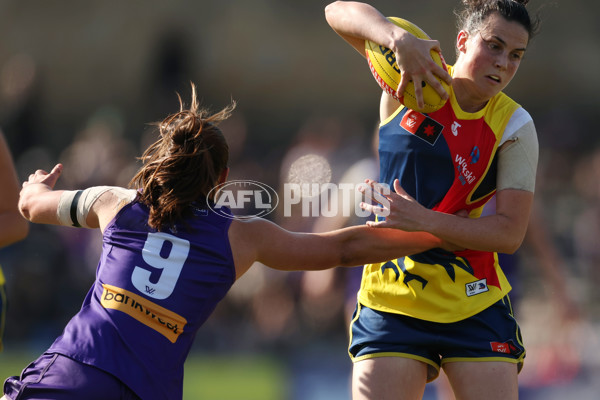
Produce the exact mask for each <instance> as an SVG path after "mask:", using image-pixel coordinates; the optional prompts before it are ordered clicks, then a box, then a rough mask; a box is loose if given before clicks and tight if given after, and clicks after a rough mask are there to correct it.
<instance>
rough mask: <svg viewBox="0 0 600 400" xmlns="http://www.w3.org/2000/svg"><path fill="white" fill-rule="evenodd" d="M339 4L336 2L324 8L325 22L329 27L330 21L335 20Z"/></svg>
mask: <svg viewBox="0 0 600 400" xmlns="http://www.w3.org/2000/svg"><path fill="white" fill-rule="evenodd" d="M340 3H341V1H339V0H338V1H334V2H333V3H330V4H327V5H326V6H325V20H326V21H327V23H328V24H329V25H331V24H332V21H333V20H334V19H335V16H336V14H337V13H338V12H339V8H340V6H341V4H340Z"/></svg>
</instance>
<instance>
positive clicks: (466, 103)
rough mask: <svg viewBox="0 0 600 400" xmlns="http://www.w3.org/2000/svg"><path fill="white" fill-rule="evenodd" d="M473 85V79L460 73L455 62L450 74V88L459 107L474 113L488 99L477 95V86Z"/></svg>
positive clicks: (483, 105) (458, 66)
mask: <svg viewBox="0 0 600 400" xmlns="http://www.w3.org/2000/svg"><path fill="white" fill-rule="evenodd" d="M473 85H474V84H473V81H472V80H471V79H469V78H468V77H466V76H465V75H464V74H462V71H461V69H460V65H459V63H458V62H457V64H456V65H455V66H454V70H453V74H452V90H453V91H454V95H455V96H456V101H457V103H458V105H459V106H460V108H461V109H462V110H463V111H466V112H469V113H475V112H477V111H479V110H481V109H483V108H484V107H485V105H486V104H487V102H488V101H489V100H490V99H489V98H483V97H481V96H478V94H477V88H474V87H473Z"/></svg>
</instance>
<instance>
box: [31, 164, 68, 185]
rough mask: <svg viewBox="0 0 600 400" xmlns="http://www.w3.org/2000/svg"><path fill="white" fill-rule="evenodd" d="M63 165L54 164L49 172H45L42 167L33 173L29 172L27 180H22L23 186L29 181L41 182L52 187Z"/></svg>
mask: <svg viewBox="0 0 600 400" xmlns="http://www.w3.org/2000/svg"><path fill="white" fill-rule="evenodd" d="M62 169H63V166H62V164H60V163H59V164H56V165H55V166H54V168H52V171H50V173H48V172H46V171H45V170H43V169H38V170H36V171H35V173H33V174H30V175H29V177H28V179H27V181H25V182H23V187H25V186H27V185H28V184H31V183H43V184H46V185H48V186H50V187H54V185H55V184H56V181H57V180H58V178H59V177H60V174H61V173H62Z"/></svg>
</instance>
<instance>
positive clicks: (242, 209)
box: [208, 180, 279, 220]
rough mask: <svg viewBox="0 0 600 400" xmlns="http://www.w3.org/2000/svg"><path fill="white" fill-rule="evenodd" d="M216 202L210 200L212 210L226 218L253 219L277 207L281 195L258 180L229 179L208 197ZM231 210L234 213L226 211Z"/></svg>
mask: <svg viewBox="0 0 600 400" xmlns="http://www.w3.org/2000/svg"><path fill="white" fill-rule="evenodd" d="M213 196H214V199H215V201H214V204H213V203H211V202H208V204H209V207H210V208H211V210H213V211H214V212H216V213H217V214H220V215H222V216H224V217H226V218H231V219H241V220H245V219H251V218H259V217H264V216H266V215H268V214H270V213H271V212H273V210H275V208H276V207H277V205H278V204H279V196H278V195H277V192H276V191H275V190H273V188H271V187H270V186H269V185H266V184H264V183H261V182H257V181H250V180H248V181H245V180H237V181H229V182H225V183H222V184H220V185H218V186H215V187H214V188H213V189H212V190H211V191H210V192H209V193H208V198H213ZM225 208H228V209H229V210H231V213H232V214H233V215H230V214H229V213H228V212H226V211H225Z"/></svg>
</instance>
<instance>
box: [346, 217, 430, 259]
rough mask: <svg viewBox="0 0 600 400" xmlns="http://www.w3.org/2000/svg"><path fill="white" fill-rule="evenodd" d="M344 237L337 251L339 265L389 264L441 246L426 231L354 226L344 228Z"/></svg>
mask: <svg viewBox="0 0 600 400" xmlns="http://www.w3.org/2000/svg"><path fill="white" fill-rule="evenodd" d="M346 235H347V236H346V237H345V238H344V239H343V240H342V241H341V246H340V250H339V253H340V266H355V265H361V264H368V263H375V262H383V261H388V260H392V259H396V258H400V257H405V256H409V255H412V254H417V253H421V252H423V251H426V250H430V249H432V248H436V247H440V246H441V245H442V240H441V239H439V238H437V237H435V236H434V235H432V234H430V233H427V232H405V231H401V230H398V229H376V228H371V227H368V226H355V227H351V228H346Z"/></svg>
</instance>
